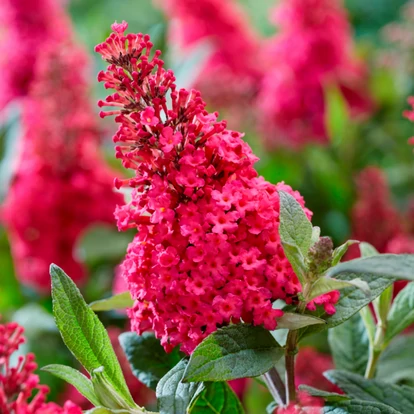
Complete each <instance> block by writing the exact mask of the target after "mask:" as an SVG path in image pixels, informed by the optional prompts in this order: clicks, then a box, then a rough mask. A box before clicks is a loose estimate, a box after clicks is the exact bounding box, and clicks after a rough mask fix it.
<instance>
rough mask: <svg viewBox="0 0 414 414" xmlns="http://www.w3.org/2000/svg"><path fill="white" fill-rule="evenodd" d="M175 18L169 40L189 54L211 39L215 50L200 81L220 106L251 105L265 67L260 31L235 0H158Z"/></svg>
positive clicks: (207, 96) (200, 86) (205, 93)
mask: <svg viewBox="0 0 414 414" xmlns="http://www.w3.org/2000/svg"><path fill="white" fill-rule="evenodd" d="M155 2H156V3H157V4H158V5H159V6H160V7H161V8H162V9H163V10H164V11H165V13H166V14H167V16H168V17H169V18H170V19H172V24H171V25H170V27H169V32H170V33H169V41H170V42H171V44H172V45H173V46H174V47H176V49H177V50H176V52H177V53H182V54H183V55H187V57H188V55H189V53H191V52H192V51H194V50H195V48H196V47H200V45H202V44H204V45H206V44H208V45H209V47H210V49H211V52H210V55H209V57H208V58H207V61H206V62H205V64H203V67H202V70H201V73H200V75H199V76H198V77H197V79H196V81H195V87H196V88H197V89H200V90H201V91H202V92H203V96H204V98H205V99H207V101H208V102H209V103H211V104H212V105H214V106H215V107H216V106H219V107H222V106H223V107H224V106H225V107H228V106H235V105H236V106H238V107H240V105H242V104H244V105H246V104H247V102H248V101H250V100H251V98H252V96H253V95H254V94H255V91H256V85H257V83H258V82H259V80H260V78H261V76H262V71H263V68H262V67H261V65H260V62H259V60H258V54H259V48H260V42H259V37H258V36H257V34H256V33H255V32H254V31H253V29H252V28H251V26H250V25H249V21H248V18H247V16H246V15H245V14H244V13H243V10H242V8H241V7H239V5H238V4H237V1H235V0H227V1H225V2H223V1H221V0H155Z"/></svg>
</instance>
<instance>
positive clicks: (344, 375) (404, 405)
mask: <svg viewBox="0 0 414 414" xmlns="http://www.w3.org/2000/svg"><path fill="white" fill-rule="evenodd" d="M324 375H325V376H326V378H328V379H329V381H331V382H333V383H334V384H336V385H337V386H338V387H339V388H341V389H342V391H344V392H345V393H346V394H347V395H349V396H350V397H351V398H355V399H359V400H363V401H369V402H373V403H381V404H385V405H388V406H390V407H392V408H393V409H395V410H397V411H399V412H400V413H402V414H412V413H414V388H411V387H407V386H397V385H391V384H388V383H386V382H382V381H378V380H368V379H366V378H364V377H362V376H360V375H356V374H352V373H350V372H345V371H336V370H333V371H327V372H325V374H324Z"/></svg>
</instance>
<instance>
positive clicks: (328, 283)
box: [308, 277, 370, 300]
mask: <svg viewBox="0 0 414 414" xmlns="http://www.w3.org/2000/svg"><path fill="white" fill-rule="evenodd" d="M349 286H355V287H357V288H358V289H361V290H362V292H364V293H365V295H369V294H370V288H369V285H368V283H367V282H365V281H363V280H361V279H359V278H357V279H352V280H338V279H332V278H327V277H321V278H319V279H318V280H316V281H315V283H314V284H313V285H312V290H311V292H310V294H309V296H308V299H309V300H312V299H315V298H317V297H318V296H321V295H324V294H325V293H329V292H332V291H333V290H341V289H344V288H346V287H349Z"/></svg>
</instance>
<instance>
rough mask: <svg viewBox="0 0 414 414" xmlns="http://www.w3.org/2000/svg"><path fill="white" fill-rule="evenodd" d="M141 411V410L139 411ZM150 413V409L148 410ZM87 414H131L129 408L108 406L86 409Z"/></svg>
mask: <svg viewBox="0 0 414 414" xmlns="http://www.w3.org/2000/svg"><path fill="white" fill-rule="evenodd" d="M138 412H141V411H138ZM146 413H147V414H149V411H146ZM85 414H130V411H128V410H114V409H112V408H106V407H94V408H91V409H90V410H88V411H85Z"/></svg>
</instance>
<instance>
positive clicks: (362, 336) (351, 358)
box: [328, 313, 369, 375]
mask: <svg viewBox="0 0 414 414" xmlns="http://www.w3.org/2000/svg"><path fill="white" fill-rule="evenodd" d="M328 339H329V345H330V347H331V351H332V356H333V359H334V362H335V368H336V369H341V370H346V371H349V372H354V373H356V374H361V375H363V374H364V373H365V368H366V366H367V363H368V353H369V340H368V335H367V331H366V329H365V325H364V322H363V320H362V318H361V316H360V315H359V314H358V313H356V314H355V315H354V316H353V317H352V318H350V319H348V320H347V321H346V322H345V323H343V324H341V325H339V326H337V327H336V328H334V329H330V330H329V334H328Z"/></svg>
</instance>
